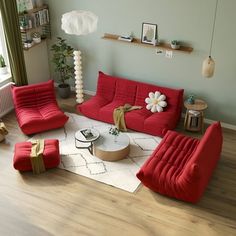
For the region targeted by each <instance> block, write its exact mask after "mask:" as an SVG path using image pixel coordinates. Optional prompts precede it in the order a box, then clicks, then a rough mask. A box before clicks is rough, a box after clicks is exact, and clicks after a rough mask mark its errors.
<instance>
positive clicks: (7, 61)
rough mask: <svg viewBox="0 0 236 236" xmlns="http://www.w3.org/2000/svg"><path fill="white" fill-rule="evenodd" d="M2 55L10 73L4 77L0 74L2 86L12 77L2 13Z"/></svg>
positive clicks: (0, 50) (0, 31)
mask: <svg viewBox="0 0 236 236" xmlns="http://www.w3.org/2000/svg"><path fill="white" fill-rule="evenodd" d="M0 54H2V55H3V57H4V60H5V63H6V65H7V68H8V73H7V74H2V75H1V74H0V84H1V83H2V82H4V81H7V80H9V79H10V77H11V74H10V67H9V59H8V53H7V46H6V41H5V35H4V30H3V24H2V17H1V13H0Z"/></svg>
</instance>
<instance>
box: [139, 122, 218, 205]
mask: <svg viewBox="0 0 236 236" xmlns="http://www.w3.org/2000/svg"><path fill="white" fill-rule="evenodd" d="M222 142H223V140H222V131H221V126H220V123H219V122H218V123H215V124H212V125H211V126H210V127H209V128H208V129H207V131H206V133H205V134H204V136H203V138H202V139H201V140H199V139H196V138H191V137H187V136H184V135H183V134H179V133H177V132H175V131H168V132H167V133H166V135H165V136H164V138H163V139H162V141H161V143H160V144H159V146H158V147H157V148H156V150H155V151H154V152H153V153H152V155H151V157H150V158H149V159H148V160H147V161H146V162H145V163H144V165H143V166H142V168H141V169H140V171H139V172H138V173H137V177H138V178H139V179H140V180H141V181H142V183H143V184H144V185H145V186H147V187H148V188H150V189H152V190H153V191H156V192H159V193H161V194H163V195H167V196H169V197H173V198H177V199H180V200H184V201H188V202H197V201H198V200H199V199H200V197H201V196H202V194H203V192H204V190H205V188H206V186H207V184H208V182H209V180H210V177H211V175H212V172H213V170H214V169H215V166H216V164H217V161H218V159H219V157H220V153H221V149H222Z"/></svg>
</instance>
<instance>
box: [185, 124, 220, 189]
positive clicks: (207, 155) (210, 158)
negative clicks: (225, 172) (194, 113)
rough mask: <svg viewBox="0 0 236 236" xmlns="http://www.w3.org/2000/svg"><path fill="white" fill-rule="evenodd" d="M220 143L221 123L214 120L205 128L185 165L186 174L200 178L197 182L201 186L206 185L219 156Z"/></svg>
mask: <svg viewBox="0 0 236 236" xmlns="http://www.w3.org/2000/svg"><path fill="white" fill-rule="evenodd" d="M222 144H223V136H222V130H221V125H220V122H215V123H213V124H211V125H210V126H209V127H208V128H207V130H206V132H205V134H204V136H203V137H202V139H201V140H200V143H199V144H198V146H197V148H196V150H195V152H194V154H193V156H192V158H191V159H190V161H189V163H188V164H187V165H186V170H187V171H189V173H188V174H189V175H191V177H192V178H193V179H201V181H199V183H200V184H201V185H203V186H205V185H207V183H208V181H209V179H210V177H211V175H212V172H213V170H214V169H215V166H216V164H217V162H218V160H219V158H220V154H221V151H222Z"/></svg>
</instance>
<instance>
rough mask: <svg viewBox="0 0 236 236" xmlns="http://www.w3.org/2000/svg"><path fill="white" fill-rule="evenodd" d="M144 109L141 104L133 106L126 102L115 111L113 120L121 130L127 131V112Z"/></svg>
mask: <svg viewBox="0 0 236 236" xmlns="http://www.w3.org/2000/svg"><path fill="white" fill-rule="evenodd" d="M137 109H142V107H141V106H131V105H130V104H125V105H124V106H120V107H118V108H116V109H114V111H113V120H114V124H115V126H116V128H117V129H119V130H121V131H127V128H126V124H125V112H128V111H132V110H137Z"/></svg>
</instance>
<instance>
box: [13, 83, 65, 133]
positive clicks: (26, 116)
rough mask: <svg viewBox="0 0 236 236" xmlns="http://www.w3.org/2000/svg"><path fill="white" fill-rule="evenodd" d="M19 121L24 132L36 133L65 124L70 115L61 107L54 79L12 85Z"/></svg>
mask: <svg viewBox="0 0 236 236" xmlns="http://www.w3.org/2000/svg"><path fill="white" fill-rule="evenodd" d="M12 96H13V101H14V106H15V112H16V117H17V121H18V123H19V126H20V128H21V130H22V131H23V133H25V134H34V133H38V132H43V131H46V130H50V129H56V128H60V127H62V126H64V124H65V123H66V122H67V120H68V117H67V116H66V115H65V114H64V113H63V112H62V111H61V110H60V109H59V107H58V105H57V101H56V98H55V92H54V86H53V81H52V80H49V81H48V82H44V83H39V84H32V85H27V86H21V87H15V86H13V87H12Z"/></svg>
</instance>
